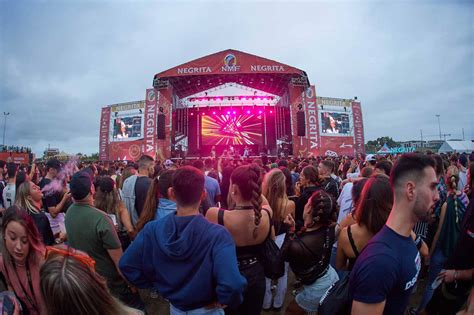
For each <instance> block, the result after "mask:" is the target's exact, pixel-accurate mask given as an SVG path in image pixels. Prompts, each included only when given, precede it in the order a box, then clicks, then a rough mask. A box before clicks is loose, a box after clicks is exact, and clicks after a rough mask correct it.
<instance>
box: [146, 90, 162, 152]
mask: <svg viewBox="0 0 474 315" xmlns="http://www.w3.org/2000/svg"><path fill="white" fill-rule="evenodd" d="M158 97H159V93H158V91H157V90H155V89H147V90H146V99H145V119H144V120H145V132H144V133H145V139H144V140H145V141H144V150H143V151H144V152H145V154H147V155H149V156H151V157H153V158H154V157H155V152H156V149H157V139H156V131H157V117H156V115H157V111H158V109H157V107H158V106H157V103H158V102H157V98H158Z"/></svg>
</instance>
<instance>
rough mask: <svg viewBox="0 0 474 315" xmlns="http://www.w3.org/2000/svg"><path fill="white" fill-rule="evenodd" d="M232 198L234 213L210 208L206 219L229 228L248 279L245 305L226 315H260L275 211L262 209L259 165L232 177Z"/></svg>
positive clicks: (241, 170) (249, 167) (241, 169)
mask: <svg viewBox="0 0 474 315" xmlns="http://www.w3.org/2000/svg"><path fill="white" fill-rule="evenodd" d="M229 194H230V196H231V199H232V201H233V203H235V206H234V208H233V210H231V211H229V210H223V209H220V208H215V207H214V208H210V209H209V210H208V211H207V213H206V218H207V219H208V220H209V221H211V222H214V223H218V224H220V225H223V226H225V227H226V228H227V230H228V231H229V232H230V234H231V235H232V238H233V239H234V241H235V245H236V251H237V260H238V266H239V270H240V272H241V274H242V275H243V276H244V277H245V278H246V279H247V289H246V290H245V292H244V301H243V302H242V304H241V305H240V306H239V307H238V308H237V309H229V308H226V309H225V311H226V314H242V315H253V314H255V315H257V314H260V312H261V309H262V304H263V298H264V295H265V273H264V270H263V265H262V264H261V257H260V256H261V252H262V244H263V242H264V241H265V239H266V238H267V236H268V235H269V232H270V233H272V235H273V232H272V231H273V228H272V225H271V217H272V211H271V209H270V207H269V206H268V205H263V198H262V190H261V178H260V168H259V167H258V166H257V165H254V164H253V165H245V166H239V167H237V168H236V169H235V170H234V171H233V172H232V175H231V178H230V187H229Z"/></svg>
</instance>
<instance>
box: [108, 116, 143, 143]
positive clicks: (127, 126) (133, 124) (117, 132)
mask: <svg viewBox="0 0 474 315" xmlns="http://www.w3.org/2000/svg"><path fill="white" fill-rule="evenodd" d="M113 130H114V133H113V138H114V139H117V140H127V139H129V140H135V139H139V138H141V137H142V117H141V116H128V117H117V118H114V129H113Z"/></svg>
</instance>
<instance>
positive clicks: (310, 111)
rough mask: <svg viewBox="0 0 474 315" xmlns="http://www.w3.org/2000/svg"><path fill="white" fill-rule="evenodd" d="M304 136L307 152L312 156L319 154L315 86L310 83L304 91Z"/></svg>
mask: <svg viewBox="0 0 474 315" xmlns="http://www.w3.org/2000/svg"><path fill="white" fill-rule="evenodd" d="M305 103H306V104H305V107H304V111H305V115H306V137H307V146H308V152H309V153H310V154H312V155H314V156H317V155H319V148H320V147H321V144H320V140H319V120H318V106H317V104H316V88H315V87H314V85H311V86H310V87H309V88H307V89H306V91H305Z"/></svg>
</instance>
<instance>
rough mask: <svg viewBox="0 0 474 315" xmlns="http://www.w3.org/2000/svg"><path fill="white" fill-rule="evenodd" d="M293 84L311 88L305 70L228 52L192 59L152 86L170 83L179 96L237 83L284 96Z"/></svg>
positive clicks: (161, 77)
mask: <svg viewBox="0 0 474 315" xmlns="http://www.w3.org/2000/svg"><path fill="white" fill-rule="evenodd" d="M290 81H293V82H294V83H295V84H298V85H300V86H309V80H308V77H307V75H306V73H305V72H304V71H303V70H300V69H297V68H294V67H291V66H288V65H286V64H283V63H280V62H277V61H274V60H270V59H266V58H262V57H259V56H255V55H251V54H248V53H245V52H242V51H238V50H233V49H227V50H224V51H221V52H218V53H215V54H211V55H208V56H205V57H202V58H198V59H195V60H192V61H190V62H187V63H184V64H182V65H179V66H176V67H174V68H171V69H169V70H166V71H163V72H160V73H158V74H156V75H155V77H154V80H153V86H154V87H155V88H160V87H163V86H166V85H167V84H171V85H172V86H173V88H174V89H175V91H176V94H177V95H178V96H179V97H180V98H183V97H186V96H189V95H192V94H196V93H199V92H202V91H205V90H208V89H211V88H214V87H216V86H219V85H222V84H225V83H228V82H235V83H238V84H241V85H245V86H248V87H251V88H255V89H259V90H262V91H265V92H268V93H272V94H275V95H280V96H281V95H283V93H284V92H285V90H286V88H287V87H288V84H289V83H290Z"/></svg>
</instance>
